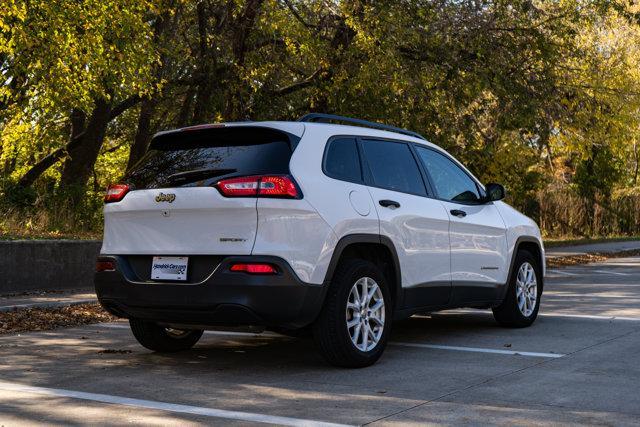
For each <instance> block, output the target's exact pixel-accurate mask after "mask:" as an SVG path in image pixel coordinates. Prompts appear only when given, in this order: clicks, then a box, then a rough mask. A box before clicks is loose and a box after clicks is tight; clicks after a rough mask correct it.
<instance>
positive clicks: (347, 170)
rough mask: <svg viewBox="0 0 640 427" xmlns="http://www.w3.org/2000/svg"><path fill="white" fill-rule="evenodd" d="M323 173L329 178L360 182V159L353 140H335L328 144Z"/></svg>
mask: <svg viewBox="0 0 640 427" xmlns="http://www.w3.org/2000/svg"><path fill="white" fill-rule="evenodd" d="M324 167H325V173H326V174H327V175H328V176H330V177H331V178H335V179H340V180H343V181H350V182H362V170H361V168H360V157H359V155H358V147H357V146H356V139H355V138H336V139H333V140H331V141H330V142H329V147H328V148H327V154H326V157H325V164H324Z"/></svg>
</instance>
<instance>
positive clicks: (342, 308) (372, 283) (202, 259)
mask: <svg viewBox="0 0 640 427" xmlns="http://www.w3.org/2000/svg"><path fill="white" fill-rule="evenodd" d="M335 122H342V123H348V124H351V125H349V126H345V125H339V124H335ZM504 195H505V190H504V188H503V187H502V186H501V185H498V184H487V185H486V186H484V185H482V184H481V183H480V182H479V181H478V180H477V179H476V178H475V177H474V176H473V175H472V174H471V173H470V172H469V171H468V170H467V169H466V168H465V167H464V166H462V165H461V164H460V163H459V162H458V161H456V160H455V159H454V158H452V157H451V156H450V155H449V154H447V153H446V152H445V151H444V150H442V149H441V148H439V147H437V146H436V145H434V144H431V143H429V142H427V141H426V140H425V139H424V138H423V137H421V136H420V135H418V134H416V133H413V132H410V131H407V130H404V129H399V128H395V127H391V126H385V125H381V124H378V123H372V122H366V121H363V120H357V119H351V118H346V117H340V116H332V115H326V114H310V115H307V116H305V117H303V118H302V119H300V121H298V122H244V123H227V124H212V125H202V126H193V127H188V128H183V129H177V130H172V131H168V132H161V133H158V134H157V135H155V136H154V138H153V140H152V142H151V145H150V149H149V151H148V152H147V153H146V155H145V156H144V158H143V159H142V160H141V161H140V162H139V163H138V164H137V165H136V166H135V167H134V168H133V169H132V170H131V171H129V172H128V173H127V175H126V176H125V178H124V179H123V181H122V183H121V184H116V185H111V186H110V187H109V189H108V191H107V194H106V195H105V207H104V219H105V228H104V241H103V246H102V250H101V255H100V257H99V259H98V261H97V265H96V275H95V286H96V292H97V295H98V297H99V300H100V302H101V304H102V305H103V306H104V307H105V308H106V309H107V310H108V311H109V312H111V313H113V314H115V315H117V316H121V317H125V318H128V319H129V322H130V324H131V329H132V331H133V334H134V335H135V337H136V338H137V339H138V341H139V342H140V343H141V344H142V345H143V346H145V347H147V348H149V349H151V350H155V351H160V352H170V351H178V350H183V349H187V348H190V347H192V346H193V345H194V344H195V343H196V342H197V341H198V339H199V338H200V337H201V335H202V332H203V330H204V329H216V328H229V327H243V328H245V327H249V328H254V329H270V330H275V331H278V332H282V333H291V334H294V333H300V332H301V331H306V330H310V331H311V332H312V333H313V336H314V338H315V341H316V343H317V346H318V348H319V350H320V352H321V354H322V355H323V356H324V357H325V359H326V360H327V361H329V362H330V363H332V364H335V365H339V366H346V367H362V366H368V365H370V364H372V363H374V362H375V361H376V360H377V359H378V358H379V357H380V355H381V354H382V352H383V351H384V348H385V345H386V341H387V338H388V335H389V330H390V327H391V323H392V321H393V320H396V319H400V318H404V317H408V316H411V315H412V314H415V313H428V312H432V311H435V310H442V309H449V308H456V307H475V308H491V309H492V310H493V313H494V316H495V319H496V320H497V322H498V323H499V324H501V325H504V326H510V327H524V326H529V325H531V324H532V323H533V321H534V320H535V318H536V316H537V313H538V308H539V306H540V297H541V294H542V287H543V277H544V271H545V262H544V249H543V244H542V239H541V236H540V231H539V229H538V227H537V226H536V224H535V223H534V222H533V221H532V220H530V219H529V218H527V217H525V216H524V215H522V214H521V213H519V212H517V211H516V210H514V209H513V208H511V207H510V206H509V205H507V204H505V203H503V202H501V201H500V200H501V199H502V198H503V197H504Z"/></svg>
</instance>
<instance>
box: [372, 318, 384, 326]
mask: <svg viewBox="0 0 640 427" xmlns="http://www.w3.org/2000/svg"><path fill="white" fill-rule="evenodd" d="M372 321H373V322H376V323H377V324H378V325H380V327H383V326H384V322H383V321H382V319H380V318H379V317H377V316H371V317H369V323H371V322H372Z"/></svg>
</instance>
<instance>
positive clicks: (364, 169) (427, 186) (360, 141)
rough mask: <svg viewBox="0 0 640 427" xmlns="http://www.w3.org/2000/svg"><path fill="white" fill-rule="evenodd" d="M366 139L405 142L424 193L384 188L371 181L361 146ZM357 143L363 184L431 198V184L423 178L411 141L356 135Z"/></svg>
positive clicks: (370, 172) (370, 173) (369, 169)
mask: <svg viewBox="0 0 640 427" xmlns="http://www.w3.org/2000/svg"><path fill="white" fill-rule="evenodd" d="M365 139H366V140H367V141H380V142H391V143H395V144H405V145H407V146H408V147H409V152H410V153H411V156H412V157H413V161H414V162H416V166H417V167H418V171H419V173H420V178H421V179H422V186H423V187H424V189H425V194H416V193H409V192H406V191H400V190H398V189H395V188H386V187H381V186H379V185H376V184H375V182H374V181H373V172H372V171H371V168H370V166H369V162H368V161H367V156H366V155H365V154H364V148H362V144H363V140H365ZM356 140H357V143H358V152H359V153H360V156H361V163H362V175H363V177H364V183H365V185H367V186H368V187H374V188H380V189H382V190H389V191H396V192H398V193H403V194H411V195H412V196H418V197H427V198H433V197H431V194H433V193H432V192H431V191H430V188H431V184H427V181H426V180H425V176H424V173H423V172H422V168H421V164H420V159H418V158H417V156H416V153H415V152H414V150H413V147H412V145H413V143H412V142H410V141H400V140H396V139H387V138H378V137H375V136H365V137H362V136H357V137H356Z"/></svg>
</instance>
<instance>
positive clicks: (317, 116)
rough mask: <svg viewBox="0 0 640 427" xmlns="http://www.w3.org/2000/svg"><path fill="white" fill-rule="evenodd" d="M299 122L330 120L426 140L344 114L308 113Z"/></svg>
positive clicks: (327, 121)
mask: <svg viewBox="0 0 640 427" xmlns="http://www.w3.org/2000/svg"><path fill="white" fill-rule="evenodd" d="M298 121H299V122H308V123H314V122H315V123H330V122H343V123H348V124H354V125H360V126H363V127H367V128H372V129H380V130H387V131H390V132H396V133H401V134H404V135H409V136H413V137H415V138H419V139H423V140H425V141H426V140H427V138H425V137H424V136H422V135H420V134H419V133H417V132H412V131H410V130H407V129H402V128H398V127H395V126H390V125H385V124H382V123H376V122H370V121H368V120H361V119H354V118H352V117H345V116H337V115H335V114H324V113H310V114H306V115H304V116H302V117H300V118H299V119H298Z"/></svg>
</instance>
